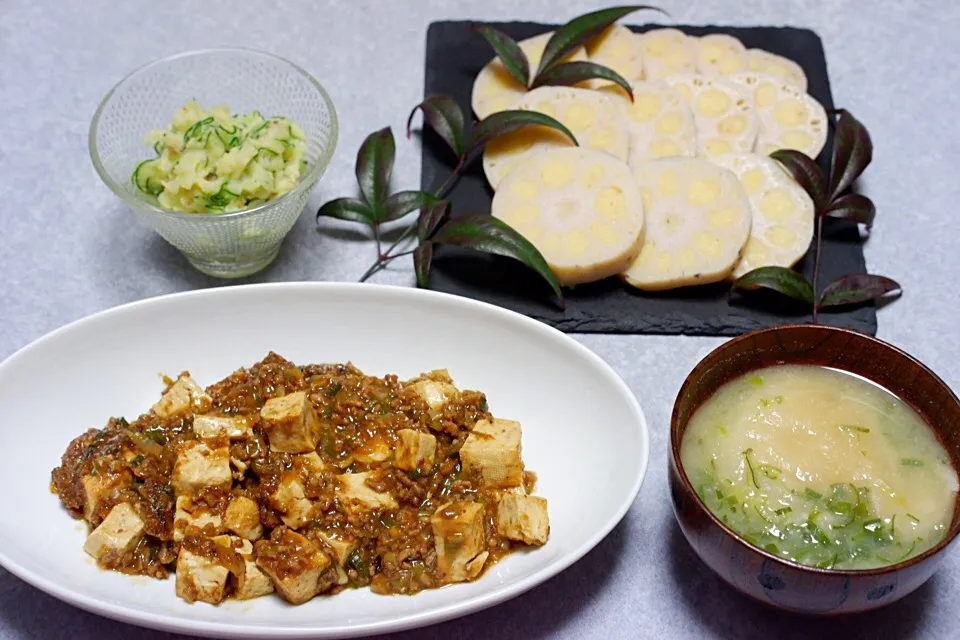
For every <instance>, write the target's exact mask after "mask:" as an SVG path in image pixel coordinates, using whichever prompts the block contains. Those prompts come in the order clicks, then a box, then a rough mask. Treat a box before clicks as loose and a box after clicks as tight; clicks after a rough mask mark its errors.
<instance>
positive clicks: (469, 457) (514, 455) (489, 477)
mask: <svg viewBox="0 0 960 640" xmlns="http://www.w3.org/2000/svg"><path fill="white" fill-rule="evenodd" d="M460 462H461V463H462V465H463V470H464V471H465V472H467V473H472V472H477V473H479V475H480V478H481V480H482V482H483V484H484V485H485V486H488V487H497V488H506V487H516V486H518V485H521V484H523V460H522V459H521V458H520V423H519V422H514V421H513V420H500V419H494V420H493V422H490V421H489V420H479V421H478V422H477V424H476V426H474V428H473V431H471V432H470V435H469V436H467V439H466V440H465V441H464V443H463V446H462V447H461V448H460Z"/></svg>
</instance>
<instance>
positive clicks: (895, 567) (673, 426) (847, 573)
mask: <svg viewBox="0 0 960 640" xmlns="http://www.w3.org/2000/svg"><path fill="white" fill-rule="evenodd" d="M797 329H804V330H810V329H813V330H815V331H824V332H830V333H837V334H847V335H855V336H857V337H858V338H865V339H867V340H868V341H870V342H873V343H874V344H875V345H876V346H877V347H879V348H881V349H888V350H890V351H893V352H894V353H896V354H897V355H899V356H902V357H904V358H907V359H908V360H911V361H912V362H913V363H915V364H916V365H918V366H919V367H920V368H921V370H923V372H924V374H926V375H928V376H930V377H931V378H932V379H933V380H934V381H936V383H937V384H939V385H940V386H942V387H943V388H944V389H945V390H946V392H947V394H948V395H949V396H950V398H951V399H952V400H953V402H954V403H957V404H960V399H958V398H957V396H956V394H954V393H953V390H952V389H951V388H950V386H949V385H948V384H947V383H946V382H944V381H943V379H942V378H940V376H938V375H937V374H936V373H934V372H933V371H932V370H931V369H930V368H929V367H928V366H927V365H925V364H923V363H922V362H920V361H919V360H917V359H916V358H914V357H913V356H911V355H910V354H909V353H907V352H906V351H904V350H903V349H900V348H899V347H895V346H893V345H892V344H890V343H889V342H884V341H883V340H881V339H879V338H877V337H875V336H871V335H868V334H866V333H861V332H859V331H853V330H851V329H843V328H841V327H832V326H829V325H814V324H784V325H778V326H775V327H768V328H766V329H758V330H756V331H751V332H749V333H744V334H742V335H740V336H737V337H736V338H733V339H731V340H728V341H726V342H724V343H723V344H721V345H720V346H718V347H716V348H714V349H713V350H711V351H710V353H708V354H707V355H705V356H704V357H703V358H702V359H701V360H700V361H699V362H698V363H697V365H696V366H695V367H694V368H693V370H691V371H690V373H689V375H687V377H686V379H684V381H683V385H682V386H681V387H680V391H679V392H677V398H676V400H675V401H674V404H673V411H672V412H671V414H670V455H671V456H672V458H673V464H674V467H675V468H676V470H677V474H678V475H679V476H680V481H681V482H682V483H683V487H684V489H685V490H686V491H687V492H688V493H689V494H690V495H692V496H693V498H694V500H695V501H696V503H697V504H698V505H699V506H700V508H701V509H703V511H704V512H705V513H706V514H707V516H708V517H709V518H710V520H711V521H713V523H714V524H715V525H717V526H718V527H720V530H721V531H723V532H724V533H725V534H726V535H727V536H728V537H730V538H732V539H733V540H734V541H735V542H736V543H737V544H739V545H741V546H743V547H746V549H747V550H748V551H751V552H754V553H757V554H759V555H760V556H762V557H764V558H765V559H767V560H769V561H772V562H775V563H778V564H780V565H782V566H784V567H786V568H790V569H797V570H800V571H804V572H808V573H812V574H817V575H826V576H841V577H856V576H879V575H885V574H890V573H896V572H898V571H901V570H902V569H906V568H908V567H912V566H914V565H916V564H918V563H920V562H923V561H924V560H926V559H927V558H931V557H933V556H935V555H937V554H938V553H940V552H941V551H943V550H944V549H946V548H947V547H948V546H949V545H950V543H952V542H953V541H954V540H955V539H956V538H957V536H958V535H960V527H957V526H955V521H956V519H957V507H958V503H960V492H958V493H957V494H956V495H955V496H954V515H953V519H952V521H951V527H950V530H952V533H948V535H947V536H945V537H944V538H943V539H942V540H941V541H940V542H938V543H937V544H936V545H934V546H933V547H931V548H929V549H927V550H926V551H924V552H923V553H921V554H920V555H917V556H914V557H912V558H908V559H907V560H902V561H900V562H898V563H896V564H891V565H887V566H885V567H877V568H875V569H821V568H820V567H811V566H810V565H806V564H801V563H799V562H796V561H794V560H788V559H787V558H782V557H780V556H777V555H774V554H772V553H770V552H769V551H765V550H764V549H761V548H760V547H757V546H754V545H752V544H750V543H749V542H747V541H746V540H744V539H743V538H742V537H741V536H740V535H739V534H738V533H737V532H736V531H734V530H733V529H731V528H730V527H728V526H727V525H726V524H725V523H724V522H723V521H722V520H720V519H719V518H718V517H717V516H716V515H714V513H713V512H712V511H711V510H710V508H709V507H707V505H706V504H705V503H704V502H703V500H702V499H701V498H700V496H699V495H698V494H697V492H696V490H695V489H694V488H693V485H692V484H691V482H690V479H689V478H688V477H687V473H686V471H684V469H683V464H682V463H681V461H680V442H679V439H678V433H677V431H678V429H677V422H678V415H677V414H678V413H679V409H680V399H681V398H683V396H684V394H685V393H687V391H688V389H689V387H690V385H691V384H692V383H693V380H694V379H695V378H696V377H697V376H698V375H701V374H702V373H703V369H704V367H705V363H706V362H707V361H708V360H710V359H711V358H712V357H713V355H714V354H716V353H717V352H718V351H720V350H721V349H726V348H729V347H730V346H731V345H735V344H737V343H739V342H743V341H745V340H750V339H752V338H754V337H755V336H757V335H760V334H765V333H777V332H787V331H794V330H797ZM931 428H932V427H931ZM937 439H938V440H939V439H940V435H939V433H937ZM951 463H952V464H953V466H954V470H955V471H957V472H958V473H960V469H957V464H956V462H954V460H953V456H951Z"/></svg>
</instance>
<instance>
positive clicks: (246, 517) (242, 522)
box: [223, 496, 263, 540]
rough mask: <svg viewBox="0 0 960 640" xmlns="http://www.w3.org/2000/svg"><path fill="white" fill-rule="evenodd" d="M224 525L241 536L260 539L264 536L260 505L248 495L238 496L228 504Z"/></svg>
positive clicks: (248, 538)
mask: <svg viewBox="0 0 960 640" xmlns="http://www.w3.org/2000/svg"><path fill="white" fill-rule="evenodd" d="M223 525H224V527H226V529H227V530H228V531H232V532H233V533H235V534H237V535H238V536H240V537H241V538H246V539H247V540H259V539H260V538H261V537H262V536H263V526H262V525H261V524H260V507H259V506H258V505H257V503H256V501H254V500H251V499H250V498H248V497H247V496H237V497H235V498H234V499H233V500H231V501H230V504H229V505H227V511H226V513H224V515H223Z"/></svg>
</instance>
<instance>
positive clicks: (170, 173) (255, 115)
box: [132, 100, 307, 213]
mask: <svg viewBox="0 0 960 640" xmlns="http://www.w3.org/2000/svg"><path fill="white" fill-rule="evenodd" d="M146 142H147V144H149V145H151V146H153V149H154V151H155V152H156V157H155V158H150V159H148V160H144V161H143V162H141V163H140V164H138V165H137V167H136V168H135V169H134V171H133V177H132V178H133V183H134V184H135V185H136V187H137V189H139V190H140V191H141V192H143V193H145V194H147V195H149V196H151V197H155V198H156V199H157V202H158V203H159V205H160V206H161V207H163V208H164V209H168V210H170V211H182V212H185V213H223V212H227V211H240V210H242V209H249V208H251V207H255V206H257V205H261V204H263V203H265V202H268V201H270V200H272V199H274V198H277V197H279V196H281V195H283V194H284V193H287V192H288V191H290V190H291V189H293V188H294V187H295V186H296V185H297V182H298V181H299V180H300V174H301V173H302V172H303V171H304V169H305V168H306V157H305V156H306V150H307V143H306V135H305V134H304V132H303V129H301V128H300V127H299V126H298V125H297V124H296V123H295V122H293V121H291V120H290V119H289V118H284V117H280V116H274V117H271V118H266V117H264V116H263V115H262V114H261V113H260V112H259V111H252V112H251V113H249V114H242V115H238V114H235V113H231V111H230V109H229V108H227V107H226V106H219V107H213V108H212V109H209V110H207V109H204V108H203V107H202V106H200V105H199V104H198V103H197V102H196V101H195V100H191V101H190V102H188V103H187V104H185V105H183V106H182V107H180V108H179V109H178V110H177V112H176V114H175V115H174V116H173V121H172V122H171V124H170V126H169V127H167V128H166V129H157V130H154V131H151V132H150V133H149V135H148V136H147V140H146Z"/></svg>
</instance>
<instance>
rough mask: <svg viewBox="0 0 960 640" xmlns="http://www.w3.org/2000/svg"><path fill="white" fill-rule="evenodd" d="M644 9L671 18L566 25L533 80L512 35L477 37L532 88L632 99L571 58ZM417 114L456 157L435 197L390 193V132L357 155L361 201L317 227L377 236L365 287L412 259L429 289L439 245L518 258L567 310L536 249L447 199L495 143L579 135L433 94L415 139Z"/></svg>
mask: <svg viewBox="0 0 960 640" xmlns="http://www.w3.org/2000/svg"><path fill="white" fill-rule="evenodd" d="M642 9H651V10H654V11H660V12H661V13H664V12H663V11H662V10H660V9H658V8H657V7H653V6H648V5H629V6H620V7H611V8H608V9H601V10H599V11H594V12H592V13H588V14H585V15H582V16H579V17H577V18H574V19H573V20H571V21H570V22H568V23H567V24H565V25H563V26H561V27H559V28H558V29H557V30H556V31H555V32H554V34H553V36H551V38H550V40H549V41H548V42H547V44H546V46H545V48H544V52H543V56H542V57H541V59H540V63H539V65H538V67H537V69H536V72H535V73H533V74H532V75H531V69H530V63H529V61H528V60H527V57H526V55H525V54H524V53H523V50H522V49H521V48H520V45H518V44H517V43H516V42H515V41H514V40H513V39H512V38H511V37H510V36H508V35H506V34H505V33H503V32H502V31H499V30H497V29H495V28H493V27H490V26H483V25H481V26H478V27H477V28H476V31H477V32H478V33H479V34H480V35H481V36H483V38H485V39H486V41H487V42H489V43H490V45H491V46H492V47H493V49H494V52H495V53H496V55H497V56H498V57H499V58H500V60H501V61H502V62H503V65H504V67H505V68H506V70H507V72H508V73H509V74H510V75H511V76H512V77H513V78H514V79H516V80H517V82H519V83H521V84H523V85H524V86H525V87H527V88H531V89H532V88H535V87H540V86H547V85H573V84H577V83H578V82H581V81H583V80H588V79H591V78H601V79H604V80H610V81H612V82H614V83H616V84H618V85H619V86H621V87H622V88H623V89H624V90H625V91H626V92H627V94H628V95H629V96H630V98H631V100H632V99H633V92H632V90H631V88H630V83H629V82H627V81H626V80H625V79H624V78H623V77H621V76H620V75H619V74H617V73H616V72H615V71H614V70H612V69H610V68H608V67H604V66H602V65H598V64H595V63H592V62H583V61H573V62H564V60H565V59H566V58H567V57H568V56H569V55H570V54H571V53H573V52H574V51H575V50H576V49H577V48H579V47H581V46H583V45H585V44H586V43H588V42H589V41H590V40H592V39H593V38H595V37H597V36H598V35H599V34H600V33H602V32H603V31H604V30H605V29H607V28H608V27H609V26H611V25H612V24H613V23H614V22H616V21H617V20H619V19H620V18H622V17H624V16H626V15H628V14H630V13H633V12H634V11H639V10H642ZM418 111H420V112H421V113H422V114H423V120H424V123H425V125H427V126H429V127H430V128H431V129H433V130H434V132H435V133H436V134H437V135H438V136H440V138H441V139H442V140H443V141H444V142H445V143H446V145H447V146H448V147H449V148H450V151H451V152H452V153H453V155H454V157H455V159H456V165H455V167H454V169H453V171H452V172H451V173H450V175H449V176H448V177H447V179H446V180H444V182H443V183H442V184H441V185H440V187H439V188H438V189H437V190H436V191H434V192H433V193H427V192H424V191H398V192H396V193H392V194H391V193H390V178H391V175H392V173H393V163H394V158H395V156H396V145H395V142H394V138H393V132H392V131H391V129H390V128H389V127H387V128H384V129H381V130H379V131H376V132H374V133H371V134H370V135H369V136H367V138H366V139H365V140H364V141H363V144H362V145H361V146H360V150H359V152H358V153H357V163H356V176H357V184H358V185H359V187H360V189H359V191H360V197H359V198H337V199H335V200H331V201H329V202H327V203H325V204H324V205H323V206H321V207H320V209H319V211H317V222H318V223H319V221H320V219H321V218H323V217H330V218H337V219H340V220H346V221H349V222H359V223H361V224H365V225H368V226H369V227H370V228H371V229H372V230H373V236H374V240H375V241H376V247H377V257H376V260H375V261H374V263H373V264H372V265H371V266H370V268H369V269H367V271H366V272H365V273H364V274H363V275H362V276H361V277H360V281H361V282H364V281H366V280H367V279H368V278H370V277H371V276H372V275H374V274H375V273H377V272H378V271H380V270H382V269H384V268H385V267H386V266H387V264H389V263H390V262H391V261H392V260H395V259H396V258H399V257H402V256H406V255H410V256H412V258H413V265H414V272H415V274H416V278H417V286H419V287H427V286H428V285H429V282H430V267H431V265H432V263H433V254H434V248H435V247H436V245H438V244H449V245H456V246H460V247H465V248H468V249H474V250H477V251H482V252H485V253H490V254H495V255H502V256H507V257H510V258H514V259H516V260H519V261H520V262H522V263H523V264H525V265H526V266H528V267H529V268H531V269H532V270H534V271H535V272H536V273H538V274H539V275H540V276H541V277H542V278H543V279H544V280H545V281H546V283H547V284H548V285H549V286H550V288H551V289H552V290H553V293H554V294H555V295H556V297H557V300H558V301H559V303H560V305H561V306H563V305H564V302H563V294H562V292H561V290H560V283H559V281H558V280H557V278H556V276H555V275H554V273H553V272H552V271H551V270H550V267H549V266H548V265H547V263H546V261H545V260H544V258H543V255H542V254H541V253H540V252H539V251H538V250H537V248H536V247H534V246H533V245H532V244H531V243H530V242H529V241H528V240H527V239H526V238H524V237H523V236H522V235H520V234H519V233H517V231H515V230H514V229H513V228H511V227H510V226H509V225H508V224H506V223H505V222H503V221H502V220H499V219H497V218H494V217H493V216H491V215H489V214H488V213H472V214H469V215H465V216H460V217H457V218H453V217H451V205H450V201H449V200H447V199H446V194H447V192H448V191H449V190H450V189H451V188H452V187H453V185H454V184H455V183H456V181H457V178H458V177H459V176H460V174H461V173H462V172H463V170H464V169H465V168H466V166H467V165H468V164H469V163H470V161H471V160H473V159H474V158H475V157H476V156H477V155H478V153H479V152H480V151H481V150H482V149H483V147H484V146H485V145H486V144H487V143H488V142H489V141H491V140H493V139H494V138H497V137H499V136H502V135H505V134H508V133H511V132H513V131H516V130H518V129H522V128H524V127H529V126H542V127H549V128H552V129H556V130H557V131H559V132H561V133H562V134H564V135H565V136H567V137H568V138H570V140H571V141H572V142H573V143H574V144H577V140H576V137H575V136H574V135H573V133H572V132H571V131H570V130H569V129H567V127H565V126H564V125H563V124H562V123H561V122H559V121H557V120H555V119H554V118H551V117H550V116H547V115H544V114H541V113H537V112H536V111H526V110H509V111H501V112H498V113H494V114H491V115H490V116H488V117H487V118H484V119H483V120H481V121H480V122H477V123H472V124H470V123H468V122H467V119H466V118H465V117H464V113H463V110H462V109H461V108H460V105H458V104H457V102H456V100H454V99H453V98H451V97H450V96H445V95H434V96H430V97H428V98H427V99H426V100H424V101H423V102H421V103H420V104H418V105H417V106H415V107H414V108H413V109H412V110H411V111H410V116H409V117H408V118H407V137H408V138H409V137H410V135H411V133H412V132H411V125H412V124H413V118H414V116H415V115H416V114H417V112H418ZM414 211H419V215H418V216H417V220H416V222H414V223H412V224H410V225H408V226H407V227H406V228H405V229H404V230H403V231H402V232H401V234H400V235H399V237H398V238H397V239H396V240H395V241H394V242H393V244H392V245H390V246H389V247H388V248H387V249H386V250H384V249H383V246H382V244H383V243H382V239H381V227H382V225H383V224H384V223H387V222H390V221H393V220H398V219H400V218H403V217H404V216H406V215H407V214H409V213H412V212H414ZM411 238H414V239H415V241H416V245H415V246H413V248H409V247H410V244H409V242H408V241H409V240H410V239H411Z"/></svg>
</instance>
